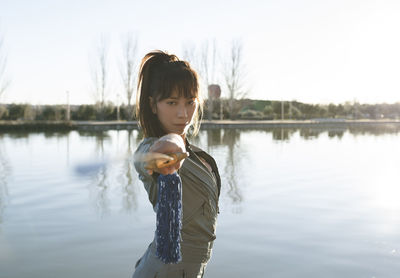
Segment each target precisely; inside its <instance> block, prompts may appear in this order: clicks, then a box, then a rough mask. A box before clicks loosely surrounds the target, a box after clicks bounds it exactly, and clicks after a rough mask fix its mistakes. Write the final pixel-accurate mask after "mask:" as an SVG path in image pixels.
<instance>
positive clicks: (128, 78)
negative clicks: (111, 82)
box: [120, 34, 137, 120]
mask: <svg viewBox="0 0 400 278" xmlns="http://www.w3.org/2000/svg"><path fill="white" fill-rule="evenodd" d="M136 54H137V37H134V36H133V35H132V34H128V35H127V36H126V37H125V38H124V39H123V42H122V57H123V60H122V62H121V66H120V73H121V78H122V82H123V85H124V90H125V96H126V99H127V101H128V118H129V120H132V116H133V109H132V105H131V102H132V96H133V92H134V89H135V83H136V80H137V75H136V72H135V70H136V66H137V60H136Z"/></svg>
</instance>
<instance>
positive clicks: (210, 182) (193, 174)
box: [133, 51, 221, 278]
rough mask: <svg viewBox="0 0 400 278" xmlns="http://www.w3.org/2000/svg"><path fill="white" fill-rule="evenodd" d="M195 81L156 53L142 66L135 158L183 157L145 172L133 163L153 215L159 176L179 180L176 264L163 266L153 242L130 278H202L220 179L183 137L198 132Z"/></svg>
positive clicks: (186, 69)
mask: <svg viewBox="0 0 400 278" xmlns="http://www.w3.org/2000/svg"><path fill="white" fill-rule="evenodd" d="M198 87H199V86H198V78H197V74H196V72H195V71H194V70H193V69H192V68H191V67H190V65H189V63H187V62H185V61H181V60H179V59H178V57H176V56H175V55H169V54H167V53H165V52H162V51H154V52H151V53H148V54H147V55H146V56H145V57H144V58H143V60H142V63H141V68H140V73H139V83H138V96H137V110H136V113H137V117H138V119H139V123H140V126H141V129H142V131H143V133H144V137H145V138H144V140H143V141H142V142H141V143H140V144H139V146H138V148H137V150H136V153H135V156H143V155H144V154H146V153H149V152H151V153H162V154H170V153H186V152H187V153H188V154H189V156H188V157H187V158H186V159H184V160H181V161H177V162H176V163H174V164H172V165H169V166H167V167H163V168H157V167H155V168H154V167H153V168H152V169H150V170H149V168H148V167H146V164H145V162H141V161H140V160H138V161H136V162H135V167H136V170H137V172H138V173H139V178H140V180H141V181H142V182H143V184H144V187H145V189H146V191H147V193H148V196H149V200H150V202H151V203H152V205H153V208H154V210H155V211H156V210H157V207H156V203H157V194H158V185H157V177H158V175H159V174H163V175H166V174H172V173H174V172H178V174H179V176H180V178H181V180H182V208H183V218H182V229H181V242H180V251H181V255H182V256H181V261H180V262H178V263H176V264H165V263H163V262H162V261H161V260H160V259H159V258H158V257H157V256H156V251H155V250H156V244H155V241H153V242H152V243H151V244H150V245H149V247H148V249H147V251H146V252H145V254H144V255H143V256H142V257H141V258H140V259H139V261H138V262H137V263H136V267H135V273H134V274H133V278H153V277H162V278H167V277H173V278H177V277H186V278H192V277H193V278H194V277H203V275H204V270H205V267H206V265H207V262H208V261H209V259H210V257H211V250H212V246H213V241H214V239H215V228H216V219H217V214H218V198H219V193H220V187H221V182H220V177H219V173H218V168H217V165H216V163H215V160H214V159H213V158H212V157H211V156H210V155H209V154H207V153H206V152H204V151H203V150H201V149H199V148H197V147H194V146H192V145H190V144H189V142H188V139H187V135H188V134H189V133H191V134H196V133H197V132H198V129H199V120H200V119H199V118H200V115H201V111H202V109H201V101H200V97H199V88H198Z"/></svg>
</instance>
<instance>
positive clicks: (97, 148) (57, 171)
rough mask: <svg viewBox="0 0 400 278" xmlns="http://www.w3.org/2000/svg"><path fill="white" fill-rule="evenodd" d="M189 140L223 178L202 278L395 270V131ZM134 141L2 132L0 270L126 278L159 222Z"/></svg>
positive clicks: (399, 214)
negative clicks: (83, 170)
mask: <svg viewBox="0 0 400 278" xmlns="http://www.w3.org/2000/svg"><path fill="white" fill-rule="evenodd" d="M192 141H193V142H192V143H193V144H196V145H198V146H200V147H202V148H204V149H205V150H207V151H208V152H209V153H211V154H212V155H213V156H214V157H215V159H216V160H217V163H218V165H219V169H220V173H221V177H222V186H223V187H222V192H221V199H220V210H221V213H220V215H219V220H218V228H217V239H216V241H215V245H214V246H215V247H214V251H213V257H212V259H211V261H210V263H209V265H208V267H207V270H206V275H205V277H238V278H239V277H274V278H275V277H349V278H358V277H360V278H361V277H365V278H368V277H369V278H372V277H376V278H379V277H393V278H394V277H396V278H397V277H400V276H399V275H400V187H399V185H400V183H399V180H400V171H399V165H400V128H398V127H395V126H381V127H374V128H372V127H371V128H351V129H340V128H338V129H331V130H325V129H266V130H233V129H226V130H208V131H201V132H200V134H199V136H198V138H197V139H195V140H192ZM139 142H140V135H139V134H138V133H137V131H131V132H128V131H108V132H75V131H74V132H69V133H5V134H0V277H1V278H17V277H18V278H22V277H29V278H32V277H37V278H46V277H49V278H50V277H51V278H53V277H58V278H64V277H65V278H66V277H96V278H100V277H130V276H131V275H132V273H133V268H134V263H135V262H136V260H137V259H138V258H139V257H140V256H141V255H142V253H143V252H144V251H145V249H146V247H147V245H148V244H149V243H150V241H151V240H152V237H153V234H154V228H155V215H154V212H153V210H152V208H151V206H150V203H149V201H148V199H147V195H146V192H145V190H144V189H143V188H142V185H141V184H140V182H139V181H138V179H137V174H136V172H135V170H134V168H133V165H132V162H131V160H130V158H131V155H132V153H133V151H134V150H135V148H136V146H137V144H138V143H139ZM104 160H107V161H109V163H108V164H107V165H108V166H107V167H100V168H99V169H98V171H94V172H91V173H89V174H86V175H79V174H78V173H77V172H76V171H75V170H74V169H75V168H76V166H78V165H85V163H89V164H90V163H96V162H98V161H104Z"/></svg>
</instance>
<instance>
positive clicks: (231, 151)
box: [200, 129, 244, 213]
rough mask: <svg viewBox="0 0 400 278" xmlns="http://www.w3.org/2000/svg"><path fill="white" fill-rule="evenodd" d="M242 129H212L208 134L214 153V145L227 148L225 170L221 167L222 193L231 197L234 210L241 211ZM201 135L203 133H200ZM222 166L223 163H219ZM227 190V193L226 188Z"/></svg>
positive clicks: (210, 147)
mask: <svg viewBox="0 0 400 278" xmlns="http://www.w3.org/2000/svg"><path fill="white" fill-rule="evenodd" d="M240 132H241V131H240V130H238V129H225V130H222V129H210V130H207V131H206V134H207V148H208V149H207V151H208V152H209V153H210V154H211V155H213V153H212V149H213V147H217V146H223V147H226V148H227V155H226V161H225V163H224V167H223V170H222V171H221V168H220V175H221V180H222V194H226V195H227V197H228V198H229V199H230V203H231V204H232V205H233V206H234V208H233V210H234V212H237V213H240V212H241V210H242V207H241V206H240V204H241V203H242V201H243V196H242V193H241V190H240V187H239V186H238V181H239V179H238V176H237V173H240V169H238V168H239V167H240V162H241V159H242V158H243V157H244V153H243V150H242V148H241V146H240ZM200 136H201V134H200ZM219 166H220V167H221V165H219ZM226 186H227V191H226V193H225V188H226Z"/></svg>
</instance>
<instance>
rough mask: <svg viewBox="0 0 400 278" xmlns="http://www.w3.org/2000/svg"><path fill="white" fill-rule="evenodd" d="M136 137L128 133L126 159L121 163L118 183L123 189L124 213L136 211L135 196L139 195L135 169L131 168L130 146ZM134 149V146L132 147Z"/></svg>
mask: <svg viewBox="0 0 400 278" xmlns="http://www.w3.org/2000/svg"><path fill="white" fill-rule="evenodd" d="M137 138H138V136H134V135H133V131H132V130H129V131H128V140H127V150H126V154H127V155H126V159H124V161H123V166H122V175H121V176H120V179H119V181H120V183H121V185H122V189H123V195H122V208H123V210H124V211H127V212H133V211H136V210H137V207H138V201H137V195H138V194H139V191H138V190H139V188H138V184H137V174H136V170H135V167H134V166H133V161H132V158H133V153H134V149H133V146H132V142H133V140H135V141H136V140H137ZM134 146H135V147H136V144H135V145H134Z"/></svg>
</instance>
